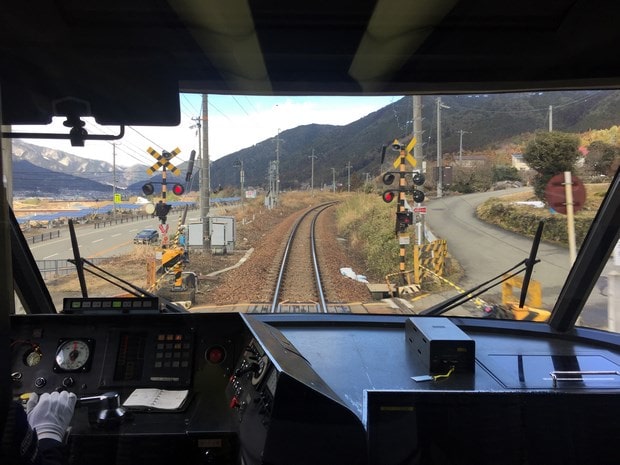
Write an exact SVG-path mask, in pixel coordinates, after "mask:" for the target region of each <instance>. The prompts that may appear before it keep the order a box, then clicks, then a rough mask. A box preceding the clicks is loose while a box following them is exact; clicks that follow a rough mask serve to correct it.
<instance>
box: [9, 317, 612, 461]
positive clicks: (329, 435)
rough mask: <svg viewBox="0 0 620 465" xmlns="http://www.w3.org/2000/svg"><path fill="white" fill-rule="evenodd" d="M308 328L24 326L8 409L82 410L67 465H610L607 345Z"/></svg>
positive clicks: (53, 321) (549, 338) (504, 334)
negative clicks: (50, 396) (30, 399)
mask: <svg viewBox="0 0 620 465" xmlns="http://www.w3.org/2000/svg"><path fill="white" fill-rule="evenodd" d="M298 317H299V316H298V315H295V317H292V316H286V315H279V316H278V315H273V316H269V315H256V316H254V315H249V314H241V313H194V314H192V313H174V314H172V313H170V314H165V313H154V314H144V313H140V312H138V313H131V312H128V313H122V312H120V313H106V312H95V313H92V314H90V313H88V312H76V313H73V314H58V315H28V316H22V315H14V316H12V317H11V350H12V352H11V357H12V358H11V366H12V391H13V396H14V398H15V399H16V400H19V399H22V400H23V399H24V398H25V397H26V396H27V394H28V393H30V392H36V393H39V394H40V393H43V392H50V391H53V390H58V389H67V390H69V391H72V392H74V393H75V394H76V395H77V396H78V398H79V401H78V405H77V407H76V411H75V414H74V417H73V420H72V424H71V428H70V434H69V435H68V439H67V441H68V443H67V444H68V450H69V463H70V464H86V463H88V464H89V465H90V464H110V463H132V464H142V463H143V464H149V465H153V464H160V463H161V464H164V463H166V464H169V463H184V464H244V465H254V464H257V465H258V464H270V465H278V464H282V465H288V464H291V463H294V464H299V465H304V464H316V463H321V464H381V465H390V464H400V463H463V464H466V463H479V464H491V463H514V464H518V463H524V462H523V459H524V458H526V459H527V460H530V461H531V463H543V462H544V463H557V464H560V463H594V462H592V461H591V460H590V461H589V459H592V458H594V459H595V462H596V463H602V464H606V463H612V462H611V461H610V460H612V459H611V458H612V457H614V454H613V453H612V452H613V450H612V449H613V446H614V444H615V442H614V441H615V438H616V437H617V434H618V433H619V432H620V423H619V422H620V420H619V419H618V416H617V415H616V412H618V410H619V409H620V400H619V399H620V396H618V393H620V377H619V376H618V373H619V366H620V351H619V350H618V349H617V347H618V344H616V343H615V342H614V341H611V340H610V341H608V342H607V343H605V344H603V343H601V342H600V341H594V339H589V338H588V334H587V332H583V333H580V334H577V333H575V334H572V335H560V334H555V335H554V334H550V333H548V332H547V331H545V330H544V329H541V330H539V328H542V326H537V325H536V323H532V324H531V325H525V326H524V325H523V324H519V325H515V324H514V322H505V324H503V326H502V327H503V329H502V330H501V331H498V330H497V328H496V327H494V329H492V328H491V326H490V325H488V324H486V323H485V322H484V320H482V321H481V320H467V319H447V318H439V319H437V320H435V321H430V320H428V321H425V322H421V321H417V322H414V324H415V327H416V328H423V329H424V328H425V326H426V329H424V336H423V337H424V340H423V341H422V342H421V343H422V344H424V343H425V341H429V340H432V341H433V342H435V341H437V342H439V343H438V344H433V346H432V347H429V348H428V350H421V348H420V345H419V344H420V342H416V341H415V340H414V339H415V337H417V336H416V333H415V332H414V331H413V332H412V327H411V324H412V323H411V321H409V320H408V318H406V317H404V316H403V317H397V316H377V315H375V316H368V315H367V316H360V315H341V316H339V315H328V316H321V315H307V316H303V317H302V318H298ZM328 317H329V318H328ZM419 318H424V317H419ZM424 323H433V326H434V327H442V328H443V329H445V328H447V327H448V326H449V325H458V328H459V331H456V330H455V329H456V328H452V329H451V330H450V331H444V332H442V333H436V334H432V335H431V336H432V337H431V338H430V339H429V336H428V331H431V330H429V329H428V325H425V324H424ZM495 324H496V325H497V322H495ZM516 328H518V329H516ZM524 328H526V329H527V330H528V331H529V334H537V337H532V338H527V337H523V336H524V334H523V330H524ZM432 331H434V330H432ZM537 331H538V333H537ZM540 331H542V332H540ZM442 334H458V338H457V339H456V340H454V341H447V342H450V343H447V342H446V341H444V340H443V339H442ZM463 348H465V349H466V350H473V351H475V357H474V359H475V361H474V363H473V364H472V363H470V360H471V357H470V356H469V355H468V356H467V357H463V358H459V357H455V355H454V354H455V353H459V352H460V351H462V350H464V349H463ZM472 355H474V354H472ZM431 361H432V362H433V363H432V364H431V363H429V362H431ZM461 362H462V363H463V365H462V366H461V367H460V368H459V369H455V368H456V367H455V366H453V365H454V364H458V363H461ZM451 364H452V366H451ZM136 399H137V400H136ZM498 412H501V414H499V413H498ZM498 415H499V416H498ZM567 415H568V416H570V417H571V418H572V419H573V420H576V421H567ZM550 428H551V429H550ZM549 431H553V434H550V433H549ZM498 433H499V434H498ZM541 438H544V440H540V439H541ZM549 444H551V445H552V447H551V448H549V447H547V446H548V445H549ZM593 445H594V446H595V447H593ZM506 451H508V455H505V452H506ZM550 451H552V453H551V452H550ZM412 460H413V461H412ZM416 460H418V461H417V462H416Z"/></svg>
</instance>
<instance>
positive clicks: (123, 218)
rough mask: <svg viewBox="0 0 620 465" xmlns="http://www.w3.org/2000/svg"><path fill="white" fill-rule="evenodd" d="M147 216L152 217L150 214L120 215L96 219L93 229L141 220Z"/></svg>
mask: <svg viewBox="0 0 620 465" xmlns="http://www.w3.org/2000/svg"><path fill="white" fill-rule="evenodd" d="M148 218H152V215H147V214H144V215H121V216H117V217H116V218H109V219H105V220H100V221H96V222H95V223H94V226H95V229H99V228H105V227H106V226H112V225H115V224H123V223H132V222H134V221H142V220H145V219H148Z"/></svg>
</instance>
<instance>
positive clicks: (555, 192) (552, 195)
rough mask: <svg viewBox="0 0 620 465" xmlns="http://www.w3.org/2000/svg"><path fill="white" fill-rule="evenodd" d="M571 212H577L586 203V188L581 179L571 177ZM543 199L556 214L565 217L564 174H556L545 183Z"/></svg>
mask: <svg viewBox="0 0 620 465" xmlns="http://www.w3.org/2000/svg"><path fill="white" fill-rule="evenodd" d="M572 191H573V211H574V212H578V211H579V210H581V209H582V208H583V205H584V203H585V201H586V188H585V186H584V185H583V182H582V181H581V179H579V178H578V177H577V176H572ZM545 199H546V200H547V203H548V204H549V206H550V207H551V208H553V209H554V210H555V211H556V212H558V213H562V214H564V215H566V187H565V183H564V173H560V174H556V175H555V176H553V177H552V178H551V179H550V180H549V182H548V183H547V187H546V188H545Z"/></svg>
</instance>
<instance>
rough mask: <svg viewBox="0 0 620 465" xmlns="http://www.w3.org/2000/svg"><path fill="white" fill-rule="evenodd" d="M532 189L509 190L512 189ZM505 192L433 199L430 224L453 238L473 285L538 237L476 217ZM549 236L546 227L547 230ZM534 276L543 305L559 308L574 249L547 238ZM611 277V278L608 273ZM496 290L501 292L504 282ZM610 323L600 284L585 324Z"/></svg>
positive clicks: (524, 252) (453, 250)
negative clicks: (482, 207)
mask: <svg viewBox="0 0 620 465" xmlns="http://www.w3.org/2000/svg"><path fill="white" fill-rule="evenodd" d="M526 189H529V188H521V189H513V190H509V191H506V192H505V193H506V194H512V193H515V192H519V191H524V190H526ZM503 194H504V192H501V191H497V192H484V193H477V194H469V195H462V196H452V197H443V198H441V199H433V200H431V201H430V202H429V203H428V207H427V210H428V214H427V215H426V225H427V227H428V228H430V229H431V231H432V232H433V233H434V234H435V235H436V236H437V237H438V238H441V239H446V240H447V241H448V251H449V252H450V254H451V255H452V256H454V257H455V258H456V259H457V260H458V262H459V263H460V264H461V266H462V267H463V268H464V270H465V276H464V278H463V280H462V281H461V282H460V283H459V284H460V285H461V286H462V287H464V288H471V287H473V286H475V285H477V284H479V283H481V282H484V281H486V280H488V279H490V278H491V277H493V276H495V275H498V274H500V273H502V272H503V271H505V270H507V269H508V268H510V267H512V266H513V265H515V264H517V263H518V262H519V261H521V260H523V259H524V258H527V257H528V256H529V254H530V249H531V246H532V239H531V238H526V237H523V236H520V235H517V234H514V233H511V232H508V231H505V230H503V229H501V228H498V227H496V226H493V225H489V224H487V223H485V222H483V221H480V220H478V219H477V218H476V216H475V209H476V207H477V206H478V205H479V204H481V203H482V202H484V201H485V200H487V199H488V198H490V197H497V196H501V195H503ZM543 241H544V230H543ZM537 257H538V258H539V259H540V263H538V264H537V265H536V266H535V267H534V273H533V275H532V278H533V279H535V280H537V281H540V283H541V284H542V289H543V292H542V296H543V306H544V307H545V308H549V309H551V308H553V305H554V303H555V301H556V299H557V296H558V295H559V293H560V291H561V288H562V285H563V284H564V281H565V279H566V277H567V275H568V272H569V269H570V263H569V255H568V249H567V248H565V247H561V246H556V245H552V244H548V243H545V242H542V243H541V244H540V247H539V249H538V254H537ZM603 279H605V278H603ZM495 289H496V291H495V290H494V296H495V297H496V298H498V300H499V297H500V293H501V287H500V286H498V287H497V288H495ZM606 322H607V303H606V297H605V296H604V295H602V294H601V293H600V292H599V290H598V289H597V287H595V289H594V291H593V293H592V296H591V299H590V302H589V308H588V310H587V312H584V321H583V323H584V324H588V325H593V326H597V327H604V326H605V325H606Z"/></svg>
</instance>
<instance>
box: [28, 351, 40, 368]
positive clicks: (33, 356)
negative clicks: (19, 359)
mask: <svg viewBox="0 0 620 465" xmlns="http://www.w3.org/2000/svg"><path fill="white" fill-rule="evenodd" d="M40 361H41V352H39V351H38V350H35V349H31V350H29V351H27V352H26V353H25V354H24V363H25V364H26V366H29V367H33V366H37V365H38V364H39V362H40Z"/></svg>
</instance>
